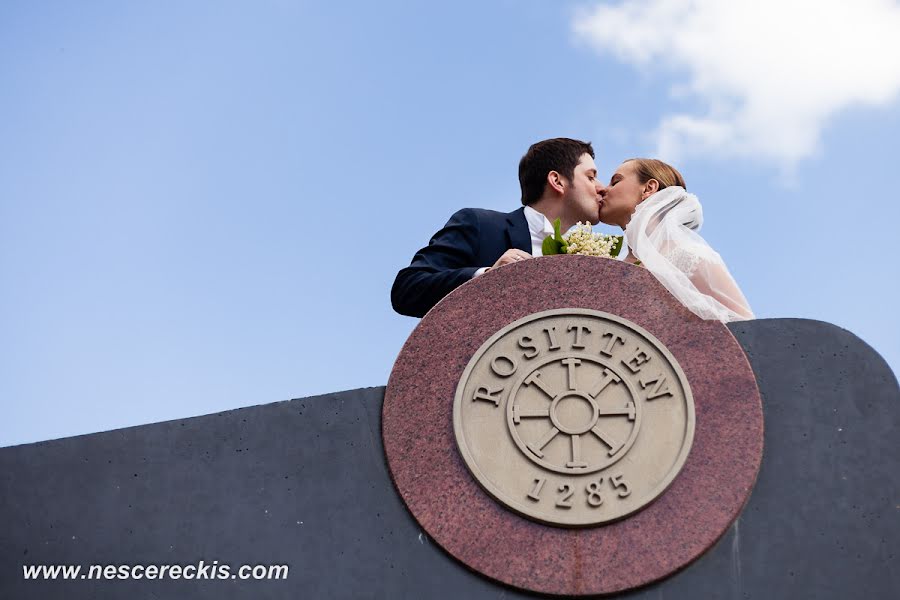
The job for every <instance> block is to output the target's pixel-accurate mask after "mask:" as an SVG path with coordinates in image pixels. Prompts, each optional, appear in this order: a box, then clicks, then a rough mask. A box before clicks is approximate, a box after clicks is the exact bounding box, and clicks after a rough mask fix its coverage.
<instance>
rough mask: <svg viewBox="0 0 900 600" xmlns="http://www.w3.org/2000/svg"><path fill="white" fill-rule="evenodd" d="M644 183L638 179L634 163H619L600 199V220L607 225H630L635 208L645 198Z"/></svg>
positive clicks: (623, 226)
mask: <svg viewBox="0 0 900 600" xmlns="http://www.w3.org/2000/svg"><path fill="white" fill-rule="evenodd" d="M644 187H645V186H644V184H642V183H641V182H640V180H639V179H638V176H637V173H636V172H635V169H634V164H632V163H631V162H630V161H629V162H624V163H622V164H621V165H619V168H618V169H616V172H615V173H613V176H612V178H610V180H609V185H608V186H607V187H606V191H605V192H603V193H602V197H601V200H600V220H601V221H603V222H604V223H606V224H607V225H618V226H619V227H621V228H622V229H625V226H626V225H628V222H629V221H630V220H631V215H632V214H634V210H635V208H637V205H638V204H639V203H640V202H641V200H643V193H644Z"/></svg>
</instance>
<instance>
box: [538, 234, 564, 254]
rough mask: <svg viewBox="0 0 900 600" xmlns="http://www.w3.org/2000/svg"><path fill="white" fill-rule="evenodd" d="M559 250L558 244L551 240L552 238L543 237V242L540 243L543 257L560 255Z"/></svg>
mask: <svg viewBox="0 0 900 600" xmlns="http://www.w3.org/2000/svg"><path fill="white" fill-rule="evenodd" d="M559 249H560V246H559V242H557V241H556V240H555V239H553V236H550V237H545V238H544V241H543V242H541V254H543V255H544V256H551V255H553V254H560V251H559Z"/></svg>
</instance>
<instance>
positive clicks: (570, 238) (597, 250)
mask: <svg viewBox="0 0 900 600" xmlns="http://www.w3.org/2000/svg"><path fill="white" fill-rule="evenodd" d="M559 227H560V224H559V219H556V220H555V221H554V222H553V235H552V236H550V237H548V238H546V239H545V240H544V243H543V244H542V245H541V252H543V254H544V256H548V255H551V254H581V255H582V256H601V257H603V258H615V257H617V256H618V255H619V252H621V251H622V236H621V235H605V234H602V233H594V231H593V230H592V229H591V224H590V223H587V222H584V223H582V222H581V221H579V222H578V224H576V225H575V228H574V229H572V231H570V232H569V233H567V234H565V235H561V234H560V232H559Z"/></svg>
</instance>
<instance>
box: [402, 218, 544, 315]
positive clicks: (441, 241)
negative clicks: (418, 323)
mask: <svg viewBox="0 0 900 600" xmlns="http://www.w3.org/2000/svg"><path fill="white" fill-rule="evenodd" d="M510 248H518V249H519V250H523V251H525V252H527V253H528V254H531V234H530V233H529V231H528V222H527V221H526V220H525V209H524V208H520V209H518V210H514V211H513V212H511V213H501V212H497V211H495V210H486V209H483V208H464V209H462V210H460V211H458V212H457V213H456V214H454V215H453V216H452V217H450V220H449V221H447V224H446V225H444V227H443V229H441V230H440V231H438V232H437V233H436V234H434V236H433V237H432V238H431V241H430V242H428V245H427V246H425V247H424V248H422V249H421V250H419V251H418V252H416V255H415V256H414V257H413V259H412V263H410V265H409V266H408V267H406V268H405V269H401V270H400V272H399V273H397V278H396V279H394V286H393V287H392V288H391V304H392V305H393V306H394V310H396V311H397V312H398V313H400V314H401V315H409V316H410V317H422V316H424V315H425V313H427V312H428V311H429V310H430V309H431V307H432V306H434V305H435V304H437V303H438V302H439V301H440V299H441V298H443V297H444V296H446V295H447V294H449V293H450V292H452V291H453V290H455V289H456V288H458V287H459V286H461V285H462V284H464V283H465V282H467V281H469V280H470V279H472V277H473V276H474V275H475V271H477V270H478V269H479V268H481V267H490V266H491V265H493V264H494V263H495V262H496V261H497V259H498V258H500V255H502V254H503V253H504V252H506V251H507V250H509V249H510Z"/></svg>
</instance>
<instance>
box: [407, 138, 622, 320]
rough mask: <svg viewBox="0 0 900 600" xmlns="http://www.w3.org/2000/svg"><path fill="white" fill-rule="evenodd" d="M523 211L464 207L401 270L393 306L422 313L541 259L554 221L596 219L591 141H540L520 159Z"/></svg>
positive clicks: (563, 226)
mask: <svg viewBox="0 0 900 600" xmlns="http://www.w3.org/2000/svg"><path fill="white" fill-rule="evenodd" d="M519 184H520V186H521V188H522V204H523V206H522V208H519V209H518V210H514V211H513V212H511V213H501V212H497V211H493V210H486V209H481V208H464V209H462V210H460V211H457V212H456V213H455V214H454V215H453V216H452V217H450V220H449V221H447V224H446V225H444V228H443V229H441V230H440V231H438V232H437V233H435V234H434V236H433V237H432V238H431V241H430V242H428V245H427V246H425V247H424V248H422V249H421V250H419V251H418V252H417V253H416V255H415V256H414V257H413V259H412V263H410V265H409V266H408V267H406V268H405V269H401V270H400V272H399V273H397V278H396V279H395V280H394V286H393V287H392V288H391V304H392V305H393V306H394V310H396V311H397V312H398V313H400V314H401V315H408V316H410V317H422V316H424V315H425V313H426V312H428V311H429V310H430V309H431V307H433V306H434V305H435V304H437V303H438V302H439V301H440V300H441V298H443V297H444V296H446V295H447V294H449V293H450V292H452V291H453V290H454V289H456V288H457V287H459V286H460V285H462V284H463V283H465V282H467V281H469V280H470V279H472V278H474V277H479V276H481V275H482V274H484V273H485V272H486V271H488V270H490V269H496V268H499V267H502V266H503V265H508V264H510V263H512V262H517V261H520V260H525V259H528V258H532V257H534V256H541V255H542V253H541V243H542V242H543V241H544V238H546V237H547V236H549V235H552V234H553V221H554V220H556V219H559V220H560V230H561V231H566V230H567V229H569V228H570V227H572V226H573V225H575V223H577V222H579V221H588V222H590V223H591V224H596V223H597V222H598V221H599V219H600V216H599V207H600V204H599V202H600V194H601V192H603V190H604V189H605V188H604V187H603V185H602V184H601V183H600V181H599V180H598V179H597V167H596V166H595V165H594V149H593V148H592V147H591V144H590V143H589V142H582V141H579V140H573V139H569V138H554V139H551V140H544V141H542V142H537V143H536V144H533V145H532V146H531V147H530V148H529V149H528V152H526V153H525V156H523V157H522V160H521V161H519Z"/></svg>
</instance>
